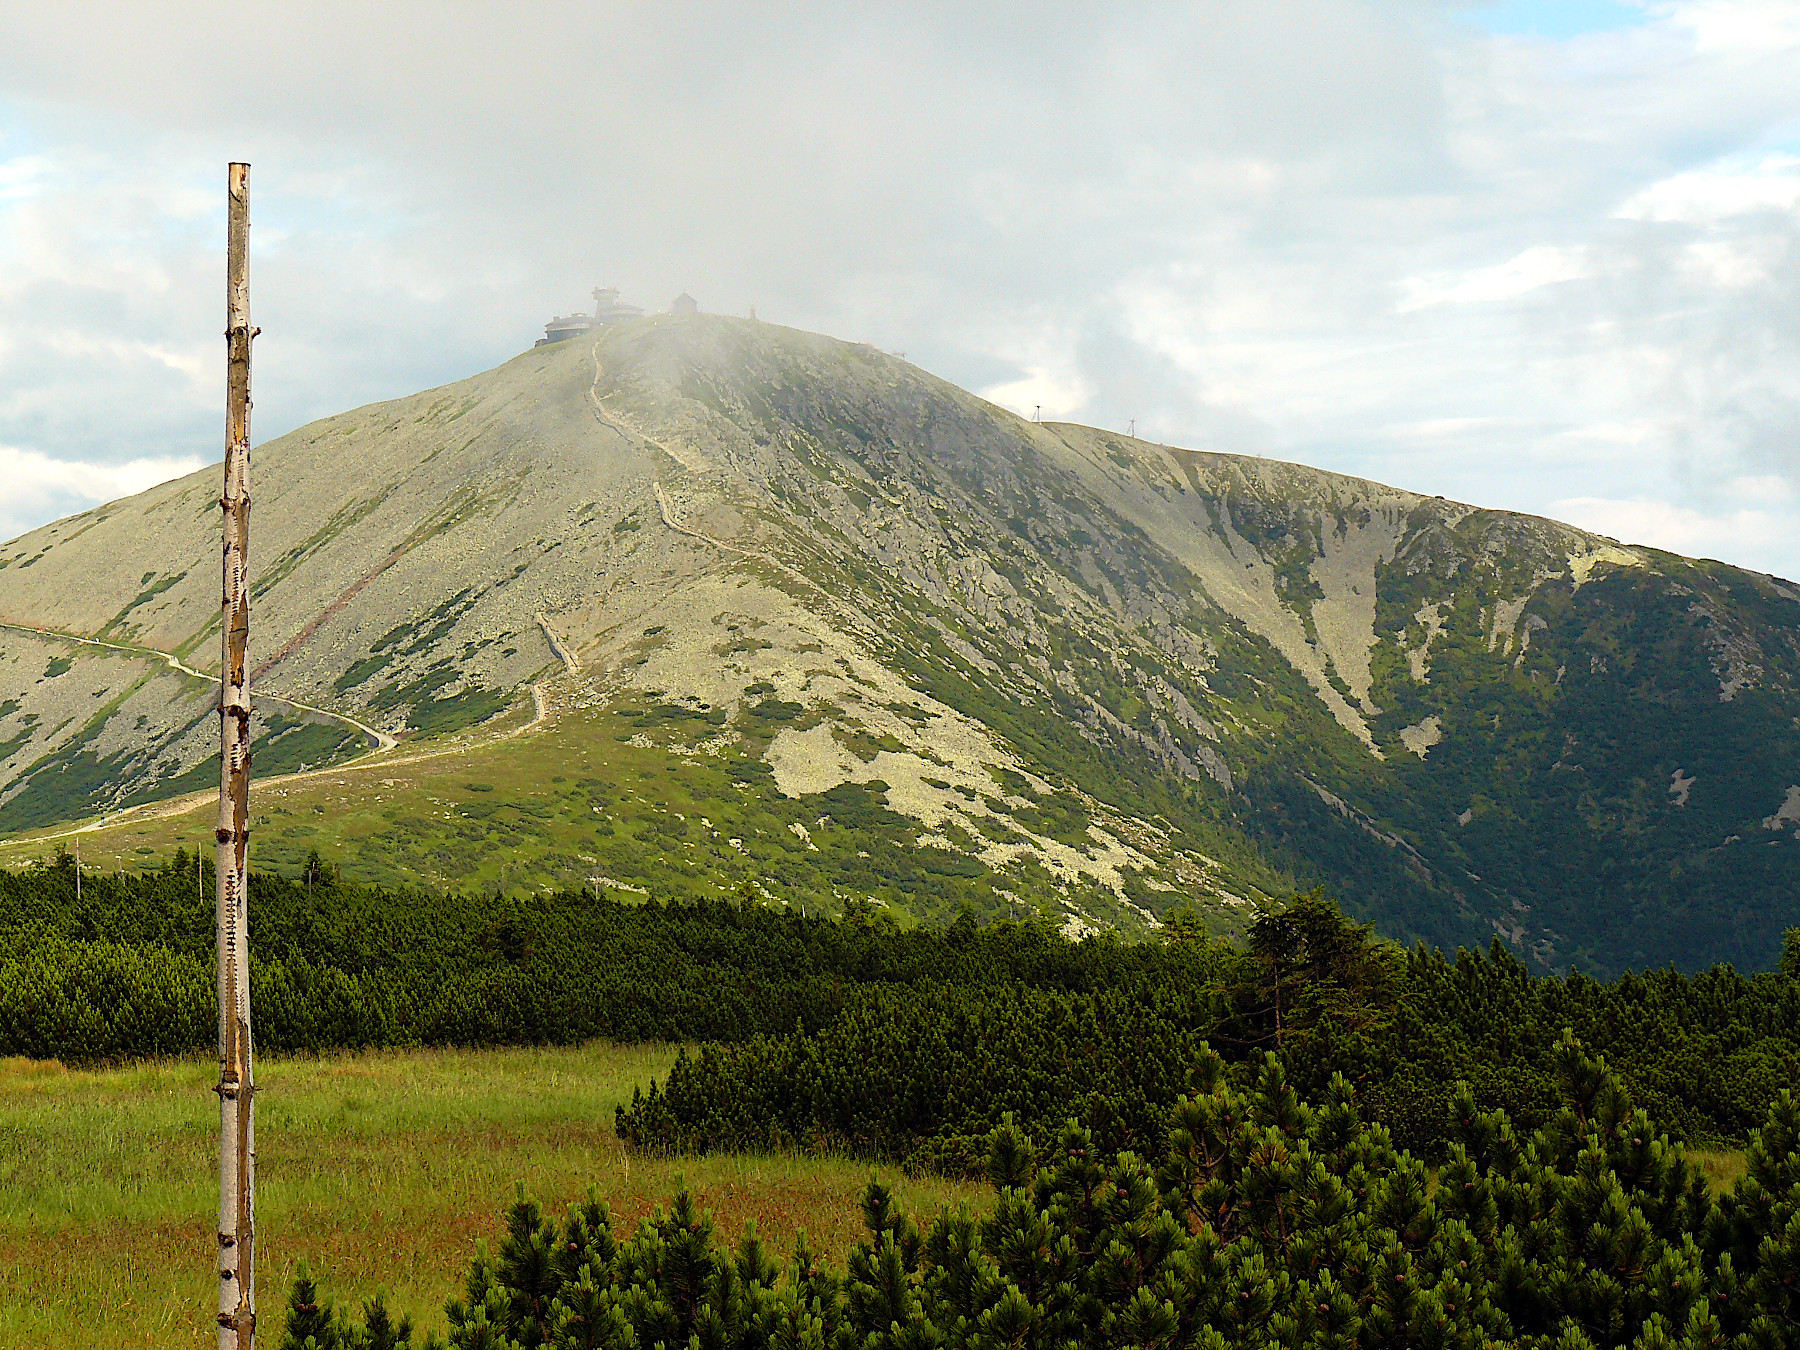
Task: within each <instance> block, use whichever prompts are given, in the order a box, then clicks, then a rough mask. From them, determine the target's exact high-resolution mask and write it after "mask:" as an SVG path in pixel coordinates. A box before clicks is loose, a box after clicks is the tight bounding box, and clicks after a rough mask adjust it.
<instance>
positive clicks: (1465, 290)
mask: <svg viewBox="0 0 1800 1350" xmlns="http://www.w3.org/2000/svg"><path fill="white" fill-rule="evenodd" d="M1586 275H1588V272H1587V268H1586V266H1585V265H1584V263H1583V261H1582V256H1581V253H1580V252H1579V251H1578V250H1574V249H1566V248H1555V247H1552V246H1550V245H1547V244H1544V245H1539V246H1537V247H1535V248H1528V249H1526V250H1525V251H1524V252H1523V253H1521V254H1519V255H1518V256H1517V257H1516V258H1511V259H1509V260H1507V261H1506V262H1503V263H1498V264H1496V265H1495V266H1493V267H1478V268H1475V269H1474V270H1473V271H1469V272H1460V273H1440V274H1438V275H1437V276H1433V277H1407V278H1405V279H1404V280H1403V281H1401V283H1400V285H1401V288H1402V289H1403V290H1404V291H1405V292H1406V299H1405V300H1404V301H1403V302H1401V304H1400V307H1399V309H1400V313H1402V314H1406V313H1410V312H1411V311H1413V310H1416V309H1424V308H1426V307H1427V306H1430V305H1479V304H1485V303H1487V302H1489V301H1493V300H1512V299H1516V298H1517V297H1518V296H1521V295H1524V294H1526V293H1527V292H1530V291H1535V290H1537V289H1538V288H1539V287H1541V286H1554V285H1555V284H1556V283H1557V282H1559V281H1577V280H1579V279H1580V278H1582V277H1585V276H1586Z"/></svg>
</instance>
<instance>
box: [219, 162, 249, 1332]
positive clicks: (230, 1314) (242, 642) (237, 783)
mask: <svg viewBox="0 0 1800 1350" xmlns="http://www.w3.org/2000/svg"><path fill="white" fill-rule="evenodd" d="M229 174H230V197H231V205H230V216H229V219H230V224H229V230H228V242H227V246H226V262H225V270H226V278H225V312H226V323H225V350H226V378H225V493H224V495H223V496H222V497H220V498H219V506H220V508H221V509H222V511H223V513H224V535H225V554H224V556H225V566H224V582H225V589H224V598H223V599H222V601H221V602H220V620H221V622H220V630H221V631H220V639H219V649H220V650H219V660H220V665H219V825H218V829H217V830H215V831H214V835H215V837H216V839H217V840H218V861H217V869H218V877H217V885H218V945H219V953H218V955H219V1085H218V1087H217V1088H215V1089H214V1091H216V1092H217V1093H218V1094H219V1350H251V1346H252V1345H253V1344H254V1342H255V1340H256V1104H255V1103H256V1081H255V1077H254V1075H253V1073H252V1071H251V1061H250V933H249V917H250V916H249V909H250V903H249V902H250V872H249V865H248V864H249V847H250V665H249V660H248V648H249V639H250V562H249V551H250V340H251V339H252V338H253V337H255V336H256V333H255V331H254V330H253V329H252V328H251V327H250V166H249V165H248V164H233V165H232V166H231V168H230V170H229Z"/></svg>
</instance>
